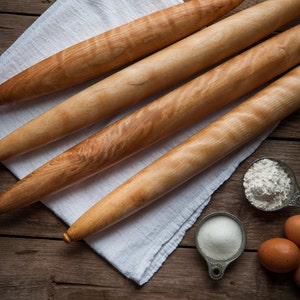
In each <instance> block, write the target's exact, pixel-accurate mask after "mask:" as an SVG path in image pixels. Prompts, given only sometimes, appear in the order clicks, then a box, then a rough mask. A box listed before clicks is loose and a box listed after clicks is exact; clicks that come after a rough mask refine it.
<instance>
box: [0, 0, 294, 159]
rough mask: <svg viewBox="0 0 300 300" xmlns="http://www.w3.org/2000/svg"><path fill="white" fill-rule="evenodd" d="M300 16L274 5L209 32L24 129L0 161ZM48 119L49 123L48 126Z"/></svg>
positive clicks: (5, 144) (290, 7) (2, 145)
mask: <svg viewBox="0 0 300 300" xmlns="http://www.w3.org/2000/svg"><path fill="white" fill-rule="evenodd" d="M299 14H300V3H299V2H298V1H295V0H287V1H284V2H282V1H276V0H275V1H274V0H270V1H267V2H266V3H261V4H260V5H257V6H254V7H252V8H250V9H248V10H244V11H242V12H241V13H239V14H236V15H234V16H231V17H229V18H227V19H224V20H222V21H221V22H218V23H216V24H214V25H212V26H209V27H207V28H206V29H204V30H202V31H200V32H197V33H195V34H193V35H191V36H189V37H187V38H185V39H183V40H181V41H179V42H177V43H175V44H173V45H172V46H170V47H167V48H165V49H163V50H161V51H159V52H156V53H155V54H153V55H151V56H149V57H147V58H145V59H143V60H140V61H138V62H137V63H135V64H133V65H131V66H129V67H127V68H125V69H123V70H121V71H119V72H117V73H115V74H113V75H111V76H109V77H107V78H105V79H103V80H101V81H99V82H98V83H96V84H94V85H92V86H90V87H89V88H87V89H85V90H83V91H81V92H79V93H78V94H75V95H74V96H72V97H71V98H69V99H67V100H65V101H63V102H62V103H60V104H59V105H56V106H55V107H53V108H52V109H50V110H48V111H46V112H45V113H43V114H41V115H40V116H38V117H36V118H34V119H33V120H31V121H30V122H28V123H27V124H24V125H23V126H22V127H20V128H18V129H17V130H16V131H14V132H12V133H11V134H9V135H8V136H7V137H6V138H4V139H3V140H1V141H0V160H4V159H7V158H9V157H11V156H14V155H18V154H20V153H24V152H27V151H30V150H32V149H35V148H38V147H40V146H42V145H44V144H47V143H50V142H52V141H55V140H57V139H59V138H62V137H64V136H66V135H67V134H70V133H71V132H74V131H77V130H80V129H82V128H85V127H88V126H90V125H92V124H94V123H96V122H98V121H100V120H101V119H103V118H106V117H108V116H110V115H112V114H114V113H116V112H118V111H120V110H122V109H125V108H126V107H128V106H130V105H133V104H135V103H137V102H140V101H142V100H144V99H145V98H147V97H150V96H152V95H155V93H158V92H160V91H162V90H165V89H166V88H168V87H170V86H172V85H175V84H178V83H179V82H180V81H182V80H184V79H186V78H188V77H190V76H192V75H195V74H196V73H197V72H200V71H201V70H203V69H205V68H207V67H209V66H211V65H213V64H215V63H217V62H218V61H221V60H222V59H224V58H226V57H228V56H230V55H233V54H234V53H237V52H238V51H240V50H242V49H244V48H246V47H248V46H250V45H251V44H253V43H255V42H257V41H258V40H260V39H261V38H263V37H265V36H267V35H268V34H270V33H271V32H273V31H274V30H276V29H278V28H279V27H280V26H282V25H283V24H285V23H287V22H288V21H289V20H291V19H293V18H295V17H296V16H298V15H299ZM249 24H251V25H249ZM257 24H259V26H257ZM237 28H238V30H237ZM116 83H117V84H116ZM83 110H84V112H85V113H84V114H83V113H82V111H83ZM45 119H47V120H48V121H47V122H44V120H45ZM37 128H38V130H37ZM20 137H22V138H20ZM20 140H21V142H20Z"/></svg>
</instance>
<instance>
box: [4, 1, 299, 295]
mask: <svg viewBox="0 0 300 300" xmlns="http://www.w3.org/2000/svg"><path fill="white" fill-rule="evenodd" d="M53 2H54V1H43V0H23V1H20V0H19V1H1V2H0V52H1V53H2V52H4V51H5V50H6V49H7V47H8V46H9V45H11V44H12V43H13V42H14V41H15V40H16V39H17V37H18V36H19V35H20V34H21V33H22V32H23V31H24V30H25V29H26V28H27V27H28V26H29V25H30V24H31V23H32V22H33V21H34V20H35V19H36V18H37V17H38V16H39V15H40V14H41V13H42V12H43V11H44V10H45V9H46V8H47V7H49V6H50V5H51V4H52V3H53ZM255 2H260V1H245V2H244V3H243V4H242V5H241V6H240V8H239V9H241V8H244V7H247V6H249V5H252V4H253V3H255ZM295 23H299V22H298V21H295V22H293V24H295ZM299 125H300V111H299V110H298V111H297V112H295V113H293V114H292V115H290V116H289V117H287V118H286V119H285V120H283V121H282V122H281V123H280V125H279V126H278V127H277V128H276V130H275V131H274V132H273V133H272V134H271V135H270V136H269V137H268V138H267V140H266V141H264V142H263V143H262V145H261V146H260V147H259V148H258V149H257V151H255V153H254V154H253V155H251V156H250V157H249V158H248V159H246V160H245V161H244V162H243V163H242V164H241V165H240V166H239V167H238V169H237V170H236V171H235V172H234V174H233V175H232V176H231V178H230V179H229V180H228V181H226V182H225V183H224V184H223V185H222V186H221V187H220V188H219V189H218V190H217V191H216V192H215V193H214V195H213V197H212V200H211V202H210V204H209V205H208V206H207V207H206V209H205V210H204V212H203V214H202V215H201V217H200V219H201V218H202V217H203V216H205V215H206V214H208V213H211V212H215V211H220V210H224V211H227V212H230V213H233V214H234V215H236V216H237V217H239V218H240V220H241V221H242V222H243V223H244V225H245V228H246V231H247V244H246V250H245V251H244V253H243V254H242V256H241V257H240V258H239V259H238V260H237V261H236V262H235V263H234V264H232V265H231V266H230V267H229V268H228V270H227V271H226V273H225V276H224V278H223V279H222V280H221V281H218V282H215V281H212V280H211V279H210V278H209V277H208V273H207V267H206V264H205V262H204V260H203V259H202V258H201V257H200V256H199V254H198V252H197V250H196V248H195V242H194V232H195V228H196V226H197V224H198V222H199V220H200V219H199V220H198V221H197V222H196V224H195V225H194V226H193V227H192V228H191V229H190V230H189V231H188V232H187V234H186V236H185V237H184V239H183V241H182V242H181V244H180V246H179V247H178V248H177V249H176V250H175V251H174V253H173V254H172V255H171V256H170V257H169V258H168V259H167V261H166V262H165V263H164V264H163V266H162V267H161V269H160V270H159V271H158V272H157V273H156V274H155V275H154V277H153V278H152V279H151V280H150V282H148V283H147V284H146V285H144V286H142V287H138V286H137V285H136V284H135V283H133V282H131V281H130V280H128V279H126V278H125V277H124V276H123V275H121V274H120V273H119V272H118V271H116V270H115V269H114V268H113V267H112V266H111V265H110V264H109V263H108V262H106V261H105V260H104V259H102V258H101V257H100V256H98V255H97V254H96V253H94V252H93V251H92V250H91V249H90V248H89V247H88V246H87V245H86V244H85V243H84V242H74V243H72V244H70V245H66V244H65V243H64V242H63V241H62V239H61V235H62V233H63V232H65V231H66V229H67V226H66V225H65V224H64V223H63V222H62V221H61V220H59V219H58V218H57V217H56V216H55V215H54V214H53V213H52V212H51V211H49V210H48V209H47V208H46V207H45V206H44V205H43V204H41V203H36V204H33V205H31V206H28V207H26V208H24V209H17V210H14V211H13V212H10V213H6V214H2V215H0V295H1V296H0V298H1V299H120V298H121V299H208V298H211V299H244V298H246V297H248V298H249V299H298V298H299V295H300V288H298V287H297V286H296V285H295V284H294V283H293V278H292V274H281V275H278V274H273V273H270V272H267V271H266V270H264V269H263V268H262V267H261V266H260V265H259V263H258V261H257V249H258V246H259V245H260V243H261V242H263V241H264V240H265V239H268V238H271V237H277V236H283V223H284V221H285V220H286V218H287V217H288V216H291V215H294V214H300V209H299V208H286V209H283V210H281V211H279V212H273V213H263V212H260V211H257V210H255V209H254V208H252V207H251V206H250V205H249V204H248V203H247V202H246V201H245V199H244V197H243V193H242V188H241V178H242V175H243V172H244V171H245V170H246V168H247V166H248V165H249V163H250V162H251V161H252V160H254V159H255V158H258V157H261V156H273V157H276V158H279V159H283V160H284V161H286V162H287V163H289V164H290V166H291V167H292V168H293V170H294V171H295V174H296V176H297V178H298V182H299V181H300V159H299V158H300V154H299V153H300V126H299ZM16 181H17V179H16V178H15V177H14V176H13V174H12V173H11V172H10V171H8V170H7V169H6V168H5V167H4V166H3V165H1V167H0V191H1V192H3V191H4V190H5V189H7V188H8V187H10V186H11V185H12V184H13V183H15V182H16Z"/></svg>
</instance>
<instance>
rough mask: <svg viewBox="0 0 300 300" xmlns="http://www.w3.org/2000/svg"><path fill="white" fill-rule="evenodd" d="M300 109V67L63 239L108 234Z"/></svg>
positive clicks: (114, 195) (142, 175) (134, 180)
mask: <svg viewBox="0 0 300 300" xmlns="http://www.w3.org/2000/svg"><path fill="white" fill-rule="evenodd" d="M297 109H300V66H298V67H297V68H295V69H294V70H292V71H290V72H289V73H287V74H286V75H285V76H283V77H281V78H280V79H278V80H277V81H275V82H274V83H273V84H271V85H270V86H268V87H266V88H264V89H263V90H261V91H260V92H259V93H257V94H256V95H254V96H253V97H251V98H250V99H248V100H247V101H245V102H243V103H242V104H240V105H239V106H237V107H236V108H235V109H233V110H232V111H230V112H228V113H227V114H225V115H224V116H223V117H221V118H219V119H217V120H216V121H214V122H213V123H211V124H210V125H208V126H207V127H205V128H204V129H202V130H200V131H199V132H198V133H196V134H195V135H194V136H192V137H191V138H189V139H187V140H185V141H184V142H183V143H181V144H180V145H179V146H177V147H175V148H173V149H172V150H171V151H169V152H167V153H166V154H165V155H163V156H161V157H160V158H159V159H157V160H156V161H154V162H153V163H151V164H150V165H148V166H147V167H145V168H144V169H143V170H142V171H140V172H138V173H137V174H136V175H134V176H133V177H131V178H130V179H128V180H127V181H125V182H124V183H123V184H122V185H120V186H119V187H118V188H116V189H115V190H113V191H112V192H111V193H110V194H108V195H107V196H106V197H104V198H103V199H102V200H100V201H99V202H98V203H96V204H95V205H94V206H92V207H91V208H90V209H89V210H88V211H87V212H86V213H84V214H83V215H82V216H81V217H80V218H79V219H78V220H77V221H75V223H74V224H73V225H72V226H71V227H70V228H69V229H68V231H67V232H66V233H64V235H63V239H64V240H65V241H66V242H67V243H70V242H71V241H77V240H81V239H84V238H85V237H87V236H89V235H91V234H93V233H95V232H97V231H99V230H101V229H104V228H107V227H108V226H110V225H113V224H115V223H116V222H118V221H120V220H122V219H124V218H125V217H126V216H128V215H131V214H132V213H134V212H136V211H137V210H139V209H141V208H143V207H145V206H146V205H148V204H150V203H152V202H153V201H155V200H157V199H159V198H160V197H161V196H163V195H165V194H166V193H168V192H169V191H171V190H173V189H175V188H177V187H179V186H180V185H182V184H183V183H185V182H186V181H188V180H189V179H191V178H192V177H194V176H196V175H197V174H199V173H200V172H202V171H203V170H205V169H207V168H208V167H210V166H211V165H213V164H214V163H216V162H217V161H219V160H221V159H222V158H224V157H226V156H227V155H228V154H230V153H232V152H233V151H235V150H237V149H238V148H239V147H241V146H242V145H244V144H245V143H247V142H249V141H251V140H252V139H254V138H255V137H257V136H259V135H260V134H262V133H263V132H265V131H266V130H267V129H269V128H271V126H274V125H275V124H276V123H277V122H279V121H280V120H282V119H284V118H285V117H286V116H288V115H289V114H291V113H292V112H294V111H295V110H297Z"/></svg>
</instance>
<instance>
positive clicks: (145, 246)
mask: <svg viewBox="0 0 300 300" xmlns="http://www.w3.org/2000/svg"><path fill="white" fill-rule="evenodd" d="M181 2H182V1H180V0H161V1H153V0H144V1H142V2H138V1H135V0H110V1H104V0H98V1H96V0H94V1H92V0H64V1H62V0H58V1H56V2H55V3H54V4H53V5H52V6H51V7H50V8H49V9H48V10H47V11H46V12H45V13H44V14H43V15H42V16H41V17H40V18H38V19H37V21H36V22H35V23H34V24H33V25H32V26H31V27H29V28H28V29H27V30H26V31H25V33H24V34H23V35H22V36H21V37H20V38H19V39H18V40H17V41H16V42H15V43H14V44H13V45H12V46H11V47H10V48H9V49H8V50H7V51H6V52H5V53H4V54H3V55H2V56H1V57H0V82H4V81H5V80H6V79H8V78H10V77H11V76H13V75H15V74H17V73H18V72H20V71H22V70H24V69H25V68H27V67H29V66H31V65H32V64H34V63H36V62H38V61H40V60H42V59H43V58H45V57H47V56H50V55H52V54H54V53H55V52H58V51H60V50H62V49H63V48H65V47H68V46H70V45H72V44H74V43H77V42H79V41H81V40H84V39H86V38H88V37H91V36H94V35H96V34H99V33H101V32H104V31H106V30H109V29H111V28H113V27H115V26H118V25H121V24H124V23H125V22H128V21H131V20H133V19H135V18H137V17H141V16H143V15H145V14H148V13H151V12H154V11H156V10H160V9H163V8H165V7H168V6H171V5H175V4H178V3H181ZM120 12H122V13H120ZM89 84H91V82H89V83H85V84H82V85H79V86H77V87H74V88H70V89H67V90H64V91H61V92H57V93H55V94H52V95H48V96H44V97H40V99H34V100H30V101H26V102H24V103H17V104H13V105H7V106H4V107H1V108H0V124H1V132H0V138H2V137H3V136H5V135H7V134H8V133H10V132H11V131H12V130H14V129H16V128H17V127H19V126H21V125H22V124H24V123H25V122H27V121H29V120H30V119H31V118H33V117H35V116H37V115H38V114H40V113H41V112H43V111H45V110H46V109H49V108H50V107H52V106H54V105H55V104H57V103H58V102H61V101H63V100H64V99H66V98H68V97H69V96H71V95H72V94H74V93H76V92H77V91H79V90H81V89H82V88H84V87H86V86H88V85H89ZM242 100H243V99H240V100H239V101H237V102H235V104H234V105H236V104H238V103H239V102H240V101H242ZM232 107H233V105H230V106H227V107H226V108H224V109H223V110H220V111H219V112H217V113H215V114H212V115H211V116H209V117H207V118H205V119H203V120H201V121H199V122H197V123H196V124H194V125H193V126H190V127H189V128H187V129H186V130H182V131H180V132H179V133H177V134H175V135H174V136H172V137H170V138H168V139H166V140H164V141H162V142H159V143H157V144H155V145H153V146H151V147H149V148H148V149H146V150H144V151H142V152H141V153H139V154H137V155H135V156H133V157H131V158H129V159H127V160H125V161H123V162H121V163H119V164H117V165H115V166H114V167H112V168H110V169H108V170H107V171H104V172H102V173H100V174H98V175H96V176H94V177H92V178H90V179H88V180H85V181H84V182H81V183H79V184H76V185H75V186H73V187H72V189H67V190H65V191H62V192H60V193H58V194H55V195H54V196H51V197H48V198H47V199H43V203H44V204H45V205H46V206H48V207H49V208H50V209H51V210H52V211H53V212H54V213H55V214H57V215H58V216H59V217H60V218H61V219H62V220H64V221H65V222H66V223H67V224H68V225H71V224H72V223H73V222H74V221H75V220H76V219H77V218H78V217H79V216H80V215H81V214H82V213H84V212H85V211H86V210H87V209H88V208H89V207H91V206H92V205H93V204H94V203H95V202H96V201H99V200H100V199H101V198H102V197H104V196H105V195H106V194H107V193H109V192H110V191H112V190H113V189H114V188H115V187H117V186H118V185H119V184H121V183H122V182H124V181H125V180H126V179H127V178H129V177H130V176H132V175H133V174H135V173H136V172H138V171H139V170H140V169H142V168H143V167H145V166H146V165H147V164H149V163H150V162H152V161H153V160H155V159H156V158H157V157H159V156H161V155H162V154H163V153H165V152H167V151H168V150H169V149H170V148H172V147H174V146H175V145H177V144H178V143H180V142H181V141H183V140H184V139H186V138H187V137H189V136H191V135H192V134H193V133H195V132H196V131H198V130H199V129H200V128H202V127H203V126H205V125H206V124H208V123H209V122H211V121H212V120H214V119H215V118H217V117H218V116H220V115H222V114H224V113H225V112H226V111H227V110H229V109H231V108H232ZM132 109H135V108H132ZM129 111H130V110H127V111H126V112H123V113H122V114H119V115H117V116H115V117H112V118H109V119H107V120H104V121H102V122H99V123H98V124H96V125H94V126H91V127H90V128H88V129H85V130H82V131H80V132H79V133H75V134H72V135H70V136H69V137H67V138H64V139H63V140H61V141H58V142H55V143H53V144H51V145H48V146H45V147H42V148H41V149H38V150H35V151H32V152H30V153H28V154H24V155H21V156H19V157H16V158H12V159H9V160H7V161H5V162H3V163H4V164H5V165H6V166H7V167H8V168H9V169H10V170H11V171H12V172H13V173H14V174H15V175H16V176H17V177H18V178H23V177H24V176H26V175H27V174H28V173H30V172H31V171H33V170H34V169H36V168H37V167H39V166H40V165H42V164H43V163H45V162H47V161H48V160H49V159H51V158H53V157H54V156H56V155H57V154H59V153H61V152H62V151H64V150H66V149H67V148H69V147H70V146H72V145H74V144H76V143H78V142H79V141H81V140H83V139H84V138H85V137H87V136H90V135H91V134H93V133H94V132H96V131H98V130H100V129H101V128H102V127H103V126H106V125H107V124H109V123H111V122H113V121H115V120H116V119H118V118H120V117H121V116H122V115H124V114H126V113H128V112H129ZM267 135H268V133H266V134H265V135H264V136H262V137H260V138H258V139H257V140H256V141H254V142H253V143H251V144H248V145H246V146H245V147H243V148H242V149H240V151H238V152H236V153H234V154H233V155H230V156H229V157H227V158H226V159H223V160H222V161H221V162H219V163H217V164H215V165H214V166H213V167H211V168H210V169H208V170H207V171H206V172H204V173H202V174H201V175H199V176H197V177H196V178H194V179H193V180H191V181H189V182H188V183H186V184H184V185H183V186H182V187H180V188H178V189H177V190H176V191H174V192H171V193H170V194H168V195H166V196H165V197H163V198H162V199H160V200H159V201H157V202H156V203H154V204H152V205H150V206H149V207H147V208H145V209H143V210H142V211H140V212H138V213H136V214H135V215H133V216H131V217H129V218H127V219H126V220H124V221H122V222H120V223H119V224H116V225H114V226H113V227H111V228H110V229H107V230H105V231H103V232H100V233H97V234H95V235H93V236H92V237H89V238H87V239H86V242H87V243H88V244H89V245H90V246H91V247H92V248H93V249H94V250H95V251H96V252H97V253H98V254H100V255H101V256H103V257H104V258H105V259H106V260H108V261H109V262H110V263H111V264H112V265H113V266H115V268H117V269H118V270H119V271H120V272H121V273H122V274H123V275H125V276H126V277H128V278H130V279H132V280H134V281H135V282H136V283H137V284H139V285H142V284H144V283H146V282H147V281H148V280H149V279H150V278H151V277H152V276H153V274H154V273H155V272H156V271H157V270H158V269H159V268H160V266H161V265H162V264H163V262H164V261H165V260H166V258H167V257H168V255H169V254H170V253H171V252H172V251H174V250H175V249H176V247H177V246H178V244H179V243H180V241H181V240H182V238H183V236H184V234H185V232H186V230H187V229H189V228H190V227H191V226H192V225H193V224H194V222H195V221H196V219H197V218H198V217H199V215H200V214H201V212H202V210H203V209H204V207H205V206H206V205H207V203H208V202H209V200H210V197H211V195H212V193H213V192H214V191H215V190H216V189H217V188H218V187H219V186H220V185H221V184H222V183H223V182H224V181H225V180H227V179H228V178H229V177H230V175H231V174H232V173H233V171H234V170H235V169H236V167H237V166H238V165H239V163H240V162H241V161H243V160H244V159H245V158H246V157H247V156H249V155H250V154H251V153H252V152H253V151H254V150H255V149H256V148H257V147H258V145H259V144H260V143H261V142H262V141H263V140H264V138H265V137H266V136H267Z"/></svg>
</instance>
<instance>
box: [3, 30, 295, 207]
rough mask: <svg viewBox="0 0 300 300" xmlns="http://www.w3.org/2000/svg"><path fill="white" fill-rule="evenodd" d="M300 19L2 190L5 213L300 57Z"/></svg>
mask: <svg viewBox="0 0 300 300" xmlns="http://www.w3.org/2000/svg"><path fill="white" fill-rule="evenodd" d="M299 53H300V25H298V26H295V27H294V28H292V29H289V30H287V31H286V32H283V33H281V34H278V35H276V36H274V37H273V38H271V39H269V40H267V41H265V42H263V43H261V44H259V45H257V46H255V47H254V48H251V49H249V50H247V51H246V52H244V53H242V54H240V55H239V56H236V57H234V58H232V59H231V60H229V61H227V62H225V63H223V64H222V65H220V66H218V67H216V68H214V69H211V70H210V71H208V72H206V73H204V74H203V75H201V76H199V77H197V78H195V79H193V80H192V81H190V82H188V83H186V84H185V85H182V86H181V87H179V88H177V89H175V90H173V91H172V92H170V93H168V94H166V95H165V96H163V97H161V98H160V99H158V100H156V101H154V102H153V103H150V104H149V105H148V106H145V107H142V108H141V109H140V110H138V111H136V112H135V113H133V114H131V115H128V116H127V117H125V118H124V119H122V120H120V121H118V122H116V123H114V124H112V125H111V126H109V127H107V128H106V129H104V130H102V131H99V132H98V133H96V134H94V135H92V136H91V137H89V138H88V139H86V140H84V141H82V142H81V143H79V144H77V145H76V146H74V147H72V148H70V149H69V150H67V151H65V152H64V153H62V154H60V155H58V156H57V157H55V158H54V159H52V160H50V161H49V162H48V163H46V164H44V165H43V166H41V167H40V168H38V169H36V170H35V171H33V172H32V173H31V174H29V175H28V176H26V177H25V178H23V179H21V180H20V181H18V182H17V183H16V184H15V185H13V186H12V187H11V188H9V189H8V190H7V191H6V192H4V193H3V194H2V195H0V213H3V212H6V211H10V210H12V209H15V208H19V207H22V206H26V205H29V204H31V203H33V202H36V201H39V200H40V199H41V198H43V197H45V196H47V195H50V194H53V193H55V192H57V191H59V190H62V189H64V188H67V187H68V186H70V185H72V184H74V183H76V182H78V181H80V180H83V179H85V178H87V177H90V176H92V175H94V174H96V173H98V172H100V171H102V170H104V169H106V168H108V167H109V166H111V165H113V164H115V163H117V162H118V161H120V160H122V159H124V158H126V157H128V156H129V155H132V154H133V153H135V152H137V151H139V150H141V149H142V148H144V147H146V146H148V145H150V144H152V143H154V142H155V141H157V140H159V139H162V138H163V137H165V136H167V135H170V134H171V133H172V132H174V131H176V130H178V129H180V128H183V127H184V126H186V125H188V124H190V123H191V122H192V121H194V120H195V119H197V118H200V117H201V116H204V115H206V114H208V113H210V112H212V111H215V110H217V109H218V108H219V107H221V106H223V105H225V104H227V103H229V102H230V101H232V100H233V99H236V98H238V97H240V96H242V95H243V94H246V93H247V92H249V91H251V90H252V89H254V88H255V87H257V86H259V85H261V84H262V83H264V82H266V81H268V80H270V79H271V78H273V77H275V76H277V75H279V74H280V73H282V72H284V71H286V70H288V69H290V68H292V67H293V66H295V65H296V64H298V63H300V56H299Z"/></svg>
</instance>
